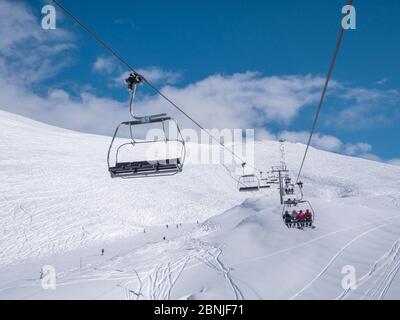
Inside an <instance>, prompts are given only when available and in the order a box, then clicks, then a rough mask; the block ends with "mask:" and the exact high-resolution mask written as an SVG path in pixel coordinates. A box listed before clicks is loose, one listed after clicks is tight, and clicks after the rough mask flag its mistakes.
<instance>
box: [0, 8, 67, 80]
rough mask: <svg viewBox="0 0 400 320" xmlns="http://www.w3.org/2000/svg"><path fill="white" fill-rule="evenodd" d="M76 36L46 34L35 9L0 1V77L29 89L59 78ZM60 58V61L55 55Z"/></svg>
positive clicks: (54, 33) (62, 32)
mask: <svg viewBox="0 0 400 320" xmlns="http://www.w3.org/2000/svg"><path fill="white" fill-rule="evenodd" d="M72 41H73V35H72V34H71V33H69V32H67V31H65V30H63V29H62V28H59V27H58V28H57V29H56V30H51V31H49V30H43V29H42V28H41V25H40V21H38V19H37V17H36V16H35V15H34V13H33V12H32V9H31V7H29V6H27V5H26V4H24V3H23V2H20V1H8V0H2V1H0V76H1V78H3V79H7V80H8V81H11V82H13V83H16V82H19V83H23V84H24V85H25V86H26V85H29V84H32V83H37V82H40V81H41V80H43V79H46V78H49V77H51V76H53V75H54V74H56V73H57V72H58V71H59V70H60V69H61V68H62V67H64V66H65V65H66V64H68V63H69V61H70V60H69V57H68V56H66V55H64V53H66V52H68V51H69V50H70V49H73V48H75V45H74V44H73V43H72ZM55 54H57V57H58V59H57V61H56V60H55V59H54V55H55Z"/></svg>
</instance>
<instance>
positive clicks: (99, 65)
mask: <svg viewBox="0 0 400 320" xmlns="http://www.w3.org/2000/svg"><path fill="white" fill-rule="evenodd" d="M115 68H116V65H115V63H114V60H113V59H112V58H104V57H98V58H97V59H96V61H95V63H94V64H93V70H95V71H98V72H105V73H112V72H113V71H114V70H115Z"/></svg>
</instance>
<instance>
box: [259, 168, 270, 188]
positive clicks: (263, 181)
mask: <svg viewBox="0 0 400 320" xmlns="http://www.w3.org/2000/svg"><path fill="white" fill-rule="evenodd" d="M269 188H271V184H270V183H269V179H268V175H267V174H266V175H264V172H260V189H269Z"/></svg>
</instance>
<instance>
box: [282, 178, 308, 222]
mask: <svg viewBox="0 0 400 320" xmlns="http://www.w3.org/2000/svg"><path fill="white" fill-rule="evenodd" d="M297 185H298V187H299V189H300V194H301V198H300V199H296V198H294V199H290V198H289V199H286V200H285V201H284V202H283V209H282V217H283V218H284V215H285V213H286V212H287V211H288V213H289V214H292V212H291V211H293V210H295V211H296V212H297V213H299V212H301V211H302V212H303V213H305V212H306V211H307V210H309V211H310V212H311V214H312V216H311V219H307V220H303V221H301V220H293V219H292V220H291V221H290V222H289V223H287V222H286V224H287V225H288V227H297V228H315V227H314V222H315V210H314V208H313V206H312V205H311V202H310V201H308V200H304V199H303V183H302V182H301V181H300V182H298V183H297Z"/></svg>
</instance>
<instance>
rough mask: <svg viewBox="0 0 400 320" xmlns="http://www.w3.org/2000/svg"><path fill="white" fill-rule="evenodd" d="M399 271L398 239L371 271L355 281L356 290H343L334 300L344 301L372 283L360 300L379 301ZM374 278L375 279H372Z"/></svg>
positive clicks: (399, 244) (399, 245)
mask: <svg viewBox="0 0 400 320" xmlns="http://www.w3.org/2000/svg"><path fill="white" fill-rule="evenodd" d="M399 269H400V239H398V240H396V241H395V243H394V244H393V245H392V247H391V248H390V250H389V251H388V252H386V253H385V254H384V255H383V256H382V257H381V258H379V259H378V260H377V261H375V263H374V264H373V266H372V267H371V269H370V270H369V271H368V272H367V273H366V274H365V275H364V276H362V277H361V278H360V279H358V280H357V281H356V288H355V289H353V288H348V289H346V290H344V291H343V292H342V293H341V294H340V295H339V296H338V297H337V298H336V300H345V299H346V298H348V297H349V296H350V295H351V294H352V293H353V292H355V291H357V290H358V288H360V287H361V286H363V285H364V284H368V282H372V284H370V285H369V286H368V289H367V290H365V292H364V294H363V295H362V296H361V298H360V299H368V300H381V299H384V298H385V295H386V293H387V291H388V290H389V288H390V286H391V284H392V281H393V279H394V278H395V276H396V274H397V273H398V271H399ZM374 278H375V279H374Z"/></svg>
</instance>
